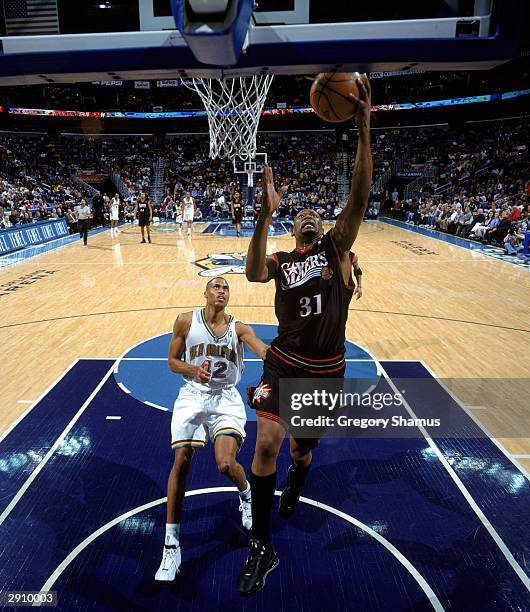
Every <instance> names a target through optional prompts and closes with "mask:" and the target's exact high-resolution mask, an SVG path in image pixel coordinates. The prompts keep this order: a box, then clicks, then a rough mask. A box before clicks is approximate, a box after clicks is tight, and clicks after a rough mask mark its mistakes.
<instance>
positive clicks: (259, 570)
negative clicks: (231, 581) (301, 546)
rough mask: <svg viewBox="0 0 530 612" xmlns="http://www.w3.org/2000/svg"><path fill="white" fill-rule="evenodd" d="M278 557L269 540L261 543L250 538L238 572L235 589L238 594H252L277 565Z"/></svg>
mask: <svg viewBox="0 0 530 612" xmlns="http://www.w3.org/2000/svg"><path fill="white" fill-rule="evenodd" d="M279 562H280V561H279V559H278V557H277V555H276V553H275V552H274V548H273V547H272V544H271V543H270V542H267V543H266V544H263V543H262V542H260V541H259V540H257V539H256V538H251V540H250V543H249V545H248V556H247V560H246V563H245V565H244V567H243V569H242V571H241V574H239V579H238V581H237V590H238V592H239V594H240V595H246V596H249V595H254V593H257V592H258V591H260V590H261V589H262V588H263V586H264V585H265V578H267V574H268V573H269V572H272V570H273V569H274V568H275V567H277V566H278V563H279Z"/></svg>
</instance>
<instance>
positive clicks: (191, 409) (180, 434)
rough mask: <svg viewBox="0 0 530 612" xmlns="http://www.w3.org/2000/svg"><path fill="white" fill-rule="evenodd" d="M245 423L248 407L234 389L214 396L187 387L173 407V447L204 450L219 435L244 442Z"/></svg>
mask: <svg viewBox="0 0 530 612" xmlns="http://www.w3.org/2000/svg"><path fill="white" fill-rule="evenodd" d="M246 422H247V417H246V413H245V405H244V404H243V400H242V399H241V395H240V394H239V392H238V391H237V389H236V388H235V387H229V388H228V389H222V390H221V391H218V392H215V393H212V392H204V391H199V390H198V389H193V388H192V387H190V386H189V385H186V384H185V385H184V386H183V387H182V388H181V389H180V392H179V395H178V397H177V399H176V400H175V405H174V406H173V416H172V417H171V447H172V448H180V447H183V446H191V447H195V448H202V447H203V446H204V445H205V444H206V443H207V442H208V440H212V441H213V442H215V439H216V437H217V436H220V435H231V436H234V437H236V438H238V439H239V441H240V442H242V441H243V440H244V439H245V424H246Z"/></svg>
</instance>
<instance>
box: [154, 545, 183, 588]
mask: <svg viewBox="0 0 530 612" xmlns="http://www.w3.org/2000/svg"><path fill="white" fill-rule="evenodd" d="M180 563H181V556H180V544H179V543H178V542H177V543H176V544H165V545H164V552H163V554H162V563H161V564H160V567H159V568H158V571H157V572H156V574H155V580H156V581H157V582H173V580H175V576H176V575H177V573H178V571H179V568H180Z"/></svg>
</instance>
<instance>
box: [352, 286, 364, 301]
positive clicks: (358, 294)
mask: <svg viewBox="0 0 530 612" xmlns="http://www.w3.org/2000/svg"><path fill="white" fill-rule="evenodd" d="M353 295H354V296H355V299H356V300H360V299H361V298H362V297H363V290H362V288H361V287H359V285H357V287H355V291H354V292H353Z"/></svg>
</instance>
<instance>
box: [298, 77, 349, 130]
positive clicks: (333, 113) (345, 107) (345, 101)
mask: <svg viewBox="0 0 530 612" xmlns="http://www.w3.org/2000/svg"><path fill="white" fill-rule="evenodd" d="M360 76H361V75H360V74H359V73H358V72H321V73H320V74H319V75H317V78H316V79H315V80H314V81H313V84H312V85H311V93H310V96H309V99H310V101H311V106H312V107H313V110H314V111H315V113H316V114H317V115H318V116H319V117H320V118H321V119H323V120H324V121H328V122H330V123H342V122H344V121H348V119H351V118H352V117H353V115H354V114H355V109H356V104H355V101H354V100H352V99H351V94H353V95H354V96H355V97H357V98H358V97H359V88H358V87H357V79H359V78H360Z"/></svg>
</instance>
